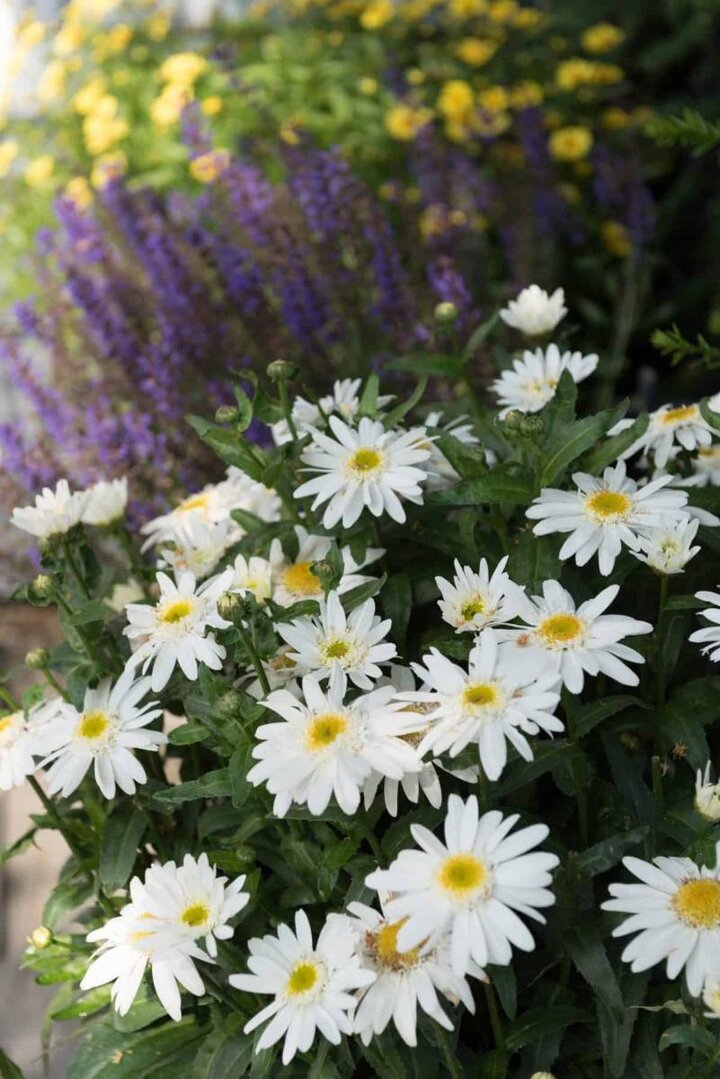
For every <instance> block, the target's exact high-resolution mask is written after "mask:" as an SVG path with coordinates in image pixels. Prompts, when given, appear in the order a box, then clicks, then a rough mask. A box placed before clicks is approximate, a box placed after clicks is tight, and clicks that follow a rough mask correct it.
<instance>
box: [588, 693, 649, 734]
mask: <svg viewBox="0 0 720 1079" xmlns="http://www.w3.org/2000/svg"><path fill="white" fill-rule="evenodd" d="M649 707H650V706H649V705H648V704H647V703H646V702H645V701H642V700H640V698H639V697H632V696H630V695H629V694H624V693H623V694H618V695H617V696H615V697H606V698H605V699H604V700H602V701H593V702H592V703H591V704H585V705H583V706H582V707H581V708H578V710H577V713H576V715H575V734H576V737H577V738H584V737H585V735H586V734H589V733H590V731H591V730H592V729H593V728H594V727H597V725H598V724H599V723H602V721H603V720H604V719H609V718H610V716H615V715H617V714H618V712H624V711H625V710H626V709H627V708H645V709H649Z"/></svg>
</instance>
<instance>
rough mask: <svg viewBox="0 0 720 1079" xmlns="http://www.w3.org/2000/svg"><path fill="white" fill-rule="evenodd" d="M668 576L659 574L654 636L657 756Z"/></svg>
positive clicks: (657, 750) (660, 750) (660, 746)
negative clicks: (663, 630)
mask: <svg viewBox="0 0 720 1079" xmlns="http://www.w3.org/2000/svg"><path fill="white" fill-rule="evenodd" d="M669 580H670V578H669V577H668V575H667V574H666V573H661V574H660V594H659V598H658V616H657V628H656V631H655V633H656V637H655V708H656V715H655V730H654V739H655V753H656V755H657V756H658V757H661V758H662V756H663V742H662V734H661V732H660V726H659V724H658V721H657V712H659V711H660V709H661V708H662V706H663V705H664V703H665V672H664V670H663V664H662V644H663V635H662V631H661V626H662V617H663V613H664V611H665V607H666V605H667V597H668V586H669Z"/></svg>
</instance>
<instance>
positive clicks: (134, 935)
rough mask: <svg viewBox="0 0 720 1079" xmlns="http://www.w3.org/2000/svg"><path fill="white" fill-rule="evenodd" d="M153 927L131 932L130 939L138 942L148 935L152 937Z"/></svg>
mask: <svg viewBox="0 0 720 1079" xmlns="http://www.w3.org/2000/svg"><path fill="white" fill-rule="evenodd" d="M152 935H153V934H152V929H137V930H136V931H135V932H134V933H131V934H130V940H131V941H132V942H133V944H134V943H136V942H137V941H139V940H145V939H146V938H147V937H151V936H152Z"/></svg>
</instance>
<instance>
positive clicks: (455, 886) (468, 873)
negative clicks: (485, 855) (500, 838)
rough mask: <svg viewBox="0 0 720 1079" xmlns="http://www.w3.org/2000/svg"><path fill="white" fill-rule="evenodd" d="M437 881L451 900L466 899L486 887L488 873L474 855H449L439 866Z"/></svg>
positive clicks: (482, 863) (488, 879) (485, 867)
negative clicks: (448, 893) (449, 895)
mask: <svg viewBox="0 0 720 1079" xmlns="http://www.w3.org/2000/svg"><path fill="white" fill-rule="evenodd" d="M437 880H438V884H439V885H440V887H441V888H442V889H443V891H446V892H450V894H451V895H452V897H453V899H468V898H469V897H470V896H472V895H474V894H476V893H477V892H479V891H481V890H482V889H483V888H485V887H487V885H488V884H489V881H490V872H489V870H488V868H487V866H486V865H485V863H484V862H483V861H481V860H480V858H476V857H475V855H474V854H451V855H450V857H449V858H446V859H445V861H444V862H443V863H442V865H441V866H440V869H439V870H438V874H437Z"/></svg>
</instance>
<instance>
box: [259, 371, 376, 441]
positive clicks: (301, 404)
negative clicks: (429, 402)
mask: <svg viewBox="0 0 720 1079" xmlns="http://www.w3.org/2000/svg"><path fill="white" fill-rule="evenodd" d="M361 386H362V379H360V378H342V379H337V380H336V381H335V382H334V383H333V389H332V393H328V394H326V396H325V397H321V398H320V400H319V401H318V403H317V404H316V405H315V404H313V403H312V401H306V400H305V398H304V397H296V398H295V400H294V401H293V406H292V418H293V423H294V424H295V430H296V431H297V432H298V435H300V436H302V435H306V434H307V433H308V432H309V431H310V430H311V429H312V428H313V427H315V425H316V424H317V423H318V422H319V421H320V420H322V418H323V416H330V415H332V413H333V412H337V413H339V415H340V416H341V417H342V418H343V419H344V420H347V421H348V422H352V421H353V420H354V419H355V416H356V414H357V410H358V409H359V407H360V387H361ZM392 400H393V395H392V394H389V395H386V396H385V397H378V399H377V404H378V408H379V409H382V408H384V407H385V405H387V404H389V403H390V401H392ZM272 436H273V440H274V442H275V444H276V445H277V446H282V445H283V444H284V443H285V442H290V441H291V439H292V434H291V433H290V428H289V427H288V422H287V420H280V421H279V422H278V423H274V424H273V426H272Z"/></svg>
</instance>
